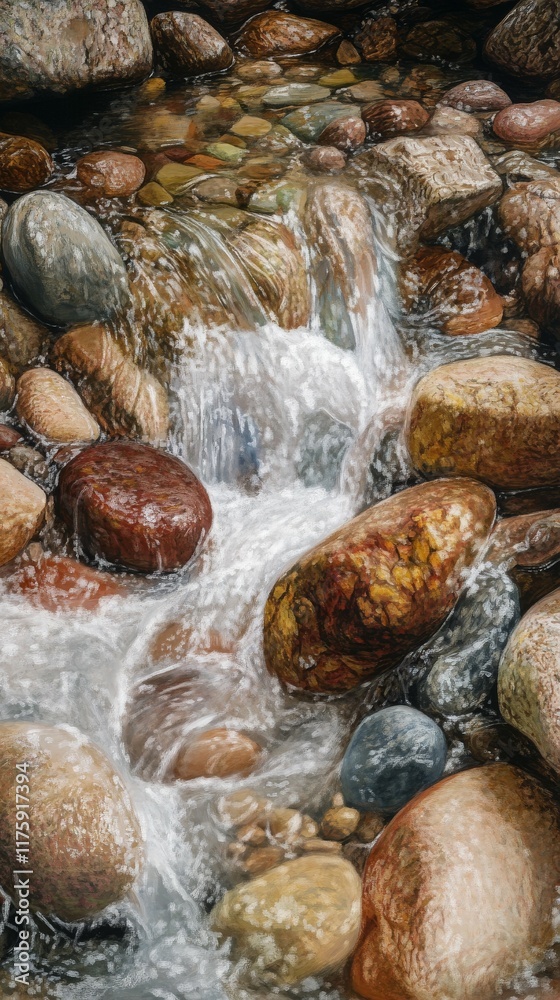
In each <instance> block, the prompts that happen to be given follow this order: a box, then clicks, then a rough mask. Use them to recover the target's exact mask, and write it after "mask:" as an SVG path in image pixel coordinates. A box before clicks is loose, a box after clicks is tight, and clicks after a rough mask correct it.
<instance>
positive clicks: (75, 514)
mask: <svg viewBox="0 0 560 1000" xmlns="http://www.w3.org/2000/svg"><path fill="white" fill-rule="evenodd" d="M58 506H59V510H60V514H61V516H62V518H63V520H64V521H65V522H66V524H67V526H68V528H70V530H71V531H73V532H74V534H75V536H76V538H77V540H78V541H79V543H80V544H81V545H82V546H83V547H84V549H85V550H86V551H87V552H89V553H90V554H91V555H92V556H95V557H98V558H101V559H104V560H106V561H107V562H111V563H116V564H117V565H119V566H124V567H125V568H127V569H132V570H139V571H140V572H144V573H155V572H156V571H162V572H170V571H172V570H175V569H179V568H181V567H182V566H184V565H185V564H186V563H187V562H188V561H189V560H190V559H191V558H192V556H193V555H194V553H195V551H196V548H197V546H198V544H199V543H200V542H201V541H202V539H203V538H204V536H205V535H207V534H208V532H209V530H210V525H211V524H212V508H211V506H210V500H209V497H208V494H207V493H206V490H205V489H204V486H203V485H202V483H201V482H199V480H198V479H197V478H196V476H195V475H194V473H193V472H192V471H191V470H190V469H189V467H188V466H187V465H185V464H184V462H181V461H180V459H178V458H174V457H173V456H172V455H168V454H167V453H166V452H163V451H158V450H157V449H156V448H150V447H148V445H142V444H136V443H134V442H127V441H114V442H107V443H105V444H98V445H94V446H93V447H92V448H86V450H85V451H82V452H80V454H78V455H76V457H75V458H73V459H72V461H71V462H69V464H68V465H66V466H65V467H64V468H63V470H62V472H61V474H60V479H59V482H58Z"/></svg>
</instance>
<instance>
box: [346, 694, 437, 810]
mask: <svg viewBox="0 0 560 1000" xmlns="http://www.w3.org/2000/svg"><path fill="white" fill-rule="evenodd" d="M446 755H447V744H446V742H445V736H444V735H443V733H442V731H441V729H440V728H439V726H438V725H437V724H436V723H435V722H434V721H433V719H430V718H428V716H427V715H423V714H422V712H419V711H417V709H415V708H410V707H409V706H408V705H394V706H392V707H391V708H382V709H381V711H380V712H375V713H374V715H369V716H368V717H367V718H366V719H364V720H363V722H362V723H361V724H360V725H359V726H358V728H357V730H356V732H355V733H354V735H353V737H352V739H351V740H350V744H349V746H348V749H347V750H346V753H345V755H344V760H343V761H342V770H341V785H342V794H343V796H344V801H345V803H346V805H348V806H352V807H354V808H355V809H360V810H366V811H370V812H383V813H389V814H391V815H392V814H393V813H396V812H397V811H398V810H399V809H401V808H402V806H404V805H406V803H407V802H408V801H409V800H410V799H411V798H413V796H414V795H416V794H417V793H418V792H421V791H422V790H423V789H424V788H428V787H429V785H432V784H433V783H434V782H435V781H438V779H439V778H441V776H442V774H443V769H444V767H445V760H446Z"/></svg>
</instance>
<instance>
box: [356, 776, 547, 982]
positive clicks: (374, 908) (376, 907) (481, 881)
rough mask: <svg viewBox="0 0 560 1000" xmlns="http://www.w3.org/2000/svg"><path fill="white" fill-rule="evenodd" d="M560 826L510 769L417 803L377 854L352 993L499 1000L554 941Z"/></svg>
mask: <svg viewBox="0 0 560 1000" xmlns="http://www.w3.org/2000/svg"><path fill="white" fill-rule="evenodd" d="M559 878H560V815H559V812H558V806H557V805H556V802H555V801H554V798H553V796H552V794H551V793H550V792H548V791H547V790H545V789H544V788H543V787H542V786H541V785H540V784H539V783H538V782H537V781H536V780H535V779H534V778H532V777H530V776H529V775H528V774H525V773H524V772H523V771H520V770H518V769H517V768H513V767H510V766H509V765H508V764H491V765H490V766H487V767H478V768H474V769H471V770H467V771H462V772H461V773H459V774H454V775H452V776H451V777H449V778H446V779H445V780H443V781H441V782H439V784H437V785H435V786H433V787H432V788H429V789H428V790H427V791H425V792H422V793H421V794H420V795H418V796H416V798H414V799H413V800H412V801H411V802H410V803H409V804H408V805H407V806H405V808H404V809H403V810H402V811H401V812H400V813H398V815H397V816H396V817H395V818H394V819H393V821H392V822H391V823H390V824H389V825H388V826H387V827H386V829H385V830H384V831H383V833H382V834H381V836H380V838H379V840H378V841H377V842H376V844H375V846H374V847H373V849H372V851H371V854H370V855H369V858H368V861H367V864H366V868H365V872H364V881H363V897H362V929H361V938H360V942H359V945H358V948H357V950H356V952H355V955H354V959H353V962H352V985H353V987H354V989H355V990H356V992H357V993H358V994H359V995H360V996H362V997H366V998H368V1000H389V998H390V1000H428V998H429V1000H495V998H496V996H498V995H501V992H502V991H501V987H502V985H503V984H504V983H506V982H508V981H509V980H511V979H512V978H513V977H514V976H515V975H516V974H518V973H521V972H522V971H525V970H526V969H527V967H528V966H534V965H535V964H536V963H537V962H538V961H539V960H541V959H543V958H544V956H545V953H546V951H547V950H548V948H549V947H550V946H551V944H552V942H553V940H554V938H555V926H554V910H555V905H556V891H557V885H558V881H559Z"/></svg>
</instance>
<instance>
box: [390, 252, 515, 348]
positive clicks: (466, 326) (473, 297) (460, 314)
mask: <svg viewBox="0 0 560 1000" xmlns="http://www.w3.org/2000/svg"><path fill="white" fill-rule="evenodd" d="M402 270H403V273H402V277H401V290H402V297H403V304H404V306H405V308H406V309H407V310H409V311H414V312H416V313H417V314H418V313H419V312H420V314H422V313H425V314H426V322H427V323H429V324H430V325H431V326H434V327H437V328H438V329H440V330H441V331H442V333H446V334H448V335H450V336H465V335H467V334H475V333H481V332H482V331H484V330H490V329H492V328H493V327H495V326H498V325H499V324H500V323H501V321H502V316H503V301H502V298H501V296H500V295H498V293H497V292H496V291H495V289H494V287H493V285H492V282H491V281H490V280H489V279H488V278H487V277H486V275H485V274H483V273H482V271H480V270H479V268H477V267H475V265H474V264H471V263H469V261H467V260H466V259H465V258H464V257H463V256H462V255H461V254H460V253H457V252H456V251H452V250H444V249H443V248H442V247H422V248H421V249H420V250H418V251H417V252H416V253H415V254H414V255H413V256H412V257H411V258H410V259H409V260H408V261H407V262H406V264H405V265H404V266H403V269H402Z"/></svg>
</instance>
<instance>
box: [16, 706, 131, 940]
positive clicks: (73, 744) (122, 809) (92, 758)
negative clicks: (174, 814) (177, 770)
mask: <svg viewBox="0 0 560 1000" xmlns="http://www.w3.org/2000/svg"><path fill="white" fill-rule="evenodd" d="M0 756H1V757H2V760H3V762H4V768H3V770H2V780H1V781H0V817H1V824H0V825H1V829H2V831H3V832H2V833H1V834H0V879H1V881H2V885H4V886H7V887H11V886H12V885H13V884H14V880H13V871H14V869H15V868H18V867H19V865H18V864H17V862H16V857H15V847H14V837H13V836H10V833H9V831H14V830H15V829H16V825H15V824H16V816H17V810H18V809H19V808H20V806H17V805H16V796H15V793H14V789H15V788H16V787H17V785H16V780H17V779H16V775H17V774H18V773H19V774H25V778H26V779H27V780H26V782H25V783H24V782H21V785H20V791H21V793H22V795H25V796H26V797H27V794H26V793H25V792H24V787H27V788H28V789H29V793H28V795H29V799H30V803H31V801H32V803H33V804H32V805H31V804H30V806H29V812H30V816H31V824H32V830H33V880H32V882H31V884H30V893H29V902H30V906H31V909H32V910H39V911H40V912H41V913H43V914H44V915H45V916H48V915H49V914H56V916H57V917H59V918H60V919H62V920H66V921H76V920H83V919H85V918H88V917H93V916H95V915H96V914H97V913H99V912H100V911H101V910H103V909H104V908H105V907H106V906H108V905H109V904H110V903H114V902H117V901H118V900H121V899H122V898H123V897H124V896H125V895H126V893H127V892H128V890H129V889H130V888H131V887H132V885H133V883H134V881H135V879H136V876H137V874H138V872H139V869H140V866H141V862H142V848H141V832H140V827H139V824H138V821H137V819H136V816H135V814H134V811H133V807H132V803H131V801H130V797H129V795H128V792H127V790H126V788H125V786H124V784H123V781H122V779H121V777H120V776H119V775H118V774H117V772H116V771H115V769H114V768H113V765H112V764H111V762H110V761H109V760H108V758H107V757H106V756H105V755H104V754H103V753H102V752H101V750H99V749H98V747H97V746H95V744H93V743H91V742H90V741H89V740H88V739H87V738H86V737H85V736H84V735H83V734H82V733H79V732H78V731H77V730H76V729H70V728H68V729H59V728H57V727H55V726H46V725H44V724H43V723H40V722H3V723H2V724H1V725H0ZM24 762H25V763H27V765H28V770H27V771H26V772H22V771H21V770H19V771H18V769H17V768H18V765H21V764H22V763H24ZM16 899H17V895H16Z"/></svg>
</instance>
